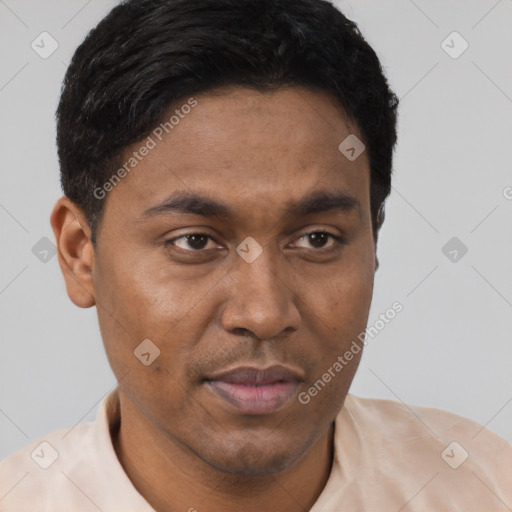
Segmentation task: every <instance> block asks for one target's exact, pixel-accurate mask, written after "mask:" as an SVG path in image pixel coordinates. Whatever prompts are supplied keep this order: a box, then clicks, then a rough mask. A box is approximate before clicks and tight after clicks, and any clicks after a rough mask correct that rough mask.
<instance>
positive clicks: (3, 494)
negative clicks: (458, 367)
mask: <svg viewBox="0 0 512 512" xmlns="http://www.w3.org/2000/svg"><path fill="white" fill-rule="evenodd" d="M119 418H120V416H119V399H118V395H117V390H113V391H112V392H111V393H110V394H109V395H108V396H106V397H105V398H104V399H103V401H102V402H101V405H100V408H99V410H98V414H97V418H96V421H95V422H91V423H86V424H80V425H77V426H75V427H74V428H72V429H65V430H59V431H56V432H52V433H51V434H48V435H46V436H45V437H44V438H42V439H39V440H38V441H35V442H33V443H31V444H30V445H28V446H27V447H25V448H24V449H22V450H20V451H19V452H17V453H15V454H13V455H11V456H10V457H8V458H7V459H5V460H4V461H2V462H1V463H0V510H1V511H3V512H90V511H94V512H98V510H99V511H101V512H147V511H154V509H153V508H151V506H150V505H149V504H148V503H147V502H146V500H145V499H144V498H143V497H142V496H141V495H140V494H139V493H138V492H137V490H136V489H135V487H134V486H133V484H132V483H131V481H130V480H129V478H128V477H127V475H126V473H125V472H124V471H123V468H122V466H121V464H120V463H119V461H118V459H117V457H116V454H115V451H114V448H113V445H112V441H111V437H110V429H113V428H117V426H118V424H119ZM334 442H335V448H334V453H335V456H334V461H333V465H332V469H331V474H330V476H329V480H328V481H327V484H326V486H325V488H324V490H323V491H322V494H321V495H320V496H319V498H318V500H317V502H316V503H315V505H314V506H313V508H312V509H311V512H363V511H368V512H420V511H421V512H456V511H463V512H498V511H509V512H510V511H512V445H510V444H509V443H508V442H506V441H505V440H504V439H502V438H500V437H498V436H497V435H495V434H493V433H492V432H490V431H489V430H487V429H485V428H483V427H481V426H480V425H478V424H477V423H474V422H473V421H471V420H468V419H465V418H462V417H460V416H456V415H454V414H451V413H448V412H444V411H441V410H438V409H427V408H421V407H414V406H408V405H404V404H401V403H399V402H393V401H389V400H374V399H366V398H358V397H356V396H353V395H350V394H349V395H348V396H347V398H346V400H345V404H344V406H343V408H342V410H341V412H340V414H339V416H338V417H337V418H336V421H335V434H334ZM191 507H192V508H193V504H191ZM272 512H281V511H272ZM282 512H286V511H282Z"/></svg>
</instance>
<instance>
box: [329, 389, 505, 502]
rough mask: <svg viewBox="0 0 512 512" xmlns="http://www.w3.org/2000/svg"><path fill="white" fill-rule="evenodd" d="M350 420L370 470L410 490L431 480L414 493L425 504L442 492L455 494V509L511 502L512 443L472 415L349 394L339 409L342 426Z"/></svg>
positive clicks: (354, 438) (362, 461) (344, 440)
mask: <svg viewBox="0 0 512 512" xmlns="http://www.w3.org/2000/svg"><path fill="white" fill-rule="evenodd" d="M345 425H346V426H348V427H350V428H348V430H350V431H351V432H352V438H351V439H350V441H349V443H351V444H354V443H356V444H357V445H358V449H359V452H360V453H362V454H363V455H362V456H361V458H359V459H358V462H359V463H360V464H361V466H364V467H366V468H367V472H375V471H377V472H379V470H382V473H383V474H384V473H385V474H386V477H387V478H389V477H391V476H392V475H393V476H394V478H391V480H393V481H394V485H396V486H397V487H398V485H399V484H398V483H397V482H399V483H400V485H402V486H403V487H404V488H409V489H411V490H413V489H414V488H417V489H419V488H421V485H423V484H424V483H425V482H429V484H428V486H427V487H426V488H425V490H424V491H422V493H421V495H419V496H418V497H417V498H416V499H415V500H416V501H418V502H420V501H421V500H424V505H425V506H431V505H432V504H434V503H437V500H442V499H443V498H442V497H443V495H445V496H446V495H449V496H451V498H450V501H449V502H450V504H451V506H452V509H453V510H468V509H467V507H469V506H477V505H478V506H480V504H481V506H483V507H489V506H490V507H494V508H493V510H506V509H507V507H509V506H510V505H512V491H511V485H510V482H512V444H510V443H509V442H508V441H507V440H505V439H503V438H501V437H500V436H498V435H496V434H495V433H493V432H491V431H490V430H488V429H487V428H485V427H484V426H482V425H480V424H478V423H477V422H475V421H473V420H470V419H468V418H464V417H462V416H459V415H457V414H453V413H451V412H448V411H444V410H441V409H436V408H430V407H419V406H415V405H410V404H405V403H402V402H397V401H392V400H380V399H372V398H360V397H356V396H354V395H347V398H346V400H345V404H344V407H343V409H342V411H341V413H340V426H341V428H343V426H345ZM347 439H348V438H347V437H346V436H345V435H342V434H341V433H340V436H339V440H340V443H345V446H346V445H347V444H348V443H347ZM369 468H371V469H369ZM421 482H423V484H421ZM388 484H389V485H391V484H392V482H391V481H390V482H389V483H388ZM420 484H421V485H420ZM377 485H379V484H377ZM413 494H414V493H413ZM452 500H453V501H452ZM457 507H458V508H457ZM464 507H466V508H464ZM500 507H501V508H500Z"/></svg>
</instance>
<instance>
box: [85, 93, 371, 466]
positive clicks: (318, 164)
mask: <svg viewBox="0 0 512 512" xmlns="http://www.w3.org/2000/svg"><path fill="white" fill-rule="evenodd" d="M195 100H196V101H197V105H196V106H195V107H194V108H192V109H190V112H189V113H187V114H186V115H183V117H181V116H180V120H179V123H177V124H175V125H174V126H173V128H172V131H170V133H169V134H166V133H165V131H163V134H164V135H165V136H164V137H161V138H162V140H159V138H158V137H157V136H155V135H154V134H152V135H151V137H152V139H153V141H154V142H155V143H156V145H155V147H154V148H152V149H151V150H150V151H149V152H148V154H147V156H145V157H143V158H141V160H140V161H139V162H138V163H137V165H136V166H135V167H133V169H132V170H131V171H130V173H129V174H128V175H127V176H126V177H125V178H124V179H123V180H122V181H121V182H120V183H119V184H117V185H116V186H115V187H114V188H113V190H111V191H110V192H109V194H108V196H107V198H106V199H105V201H106V204H105V210H104V216H103V218H102V221H101V224H100V227H99V230H98V233H97V247H96V250H95V253H94V262H93V266H92V280H91V282H92V292H91V293H92V294H93V295H94V301H95V303H96V305H97V310H98V317H99V323H100V327H101V332H102V336H103V340H104V343H105V348H106V351H107V355H108V358H109V361H110V364H111V366H112V369H113V371H114V373H115V375H116V377H117V378H118V380H119V388H120V391H121V393H122V397H123V400H128V401H130V403H131V404H132V405H133V407H134V408H135V409H136V410H137V411H138V413H139V414H140V415H141V416H142V417H144V418H145V419H146V420H147V421H148V422H149V423H150V424H151V425H152V426H153V427H154V428H156V429H157V430H158V432H160V433H162V434H163V435H164V436H165V437H166V438H167V439H169V440H170V441H172V442H175V443H177V444H179V445H181V446H184V447H186V449H188V450H190V451H191V452H192V453H194V454H195V455H197V456H198V457H199V458H200V459H202V460H203V461H205V462H207V463H208V464H209V465H211V466H213V467H215V468H218V469H221V470H223V471H226V472H230V473H239V474H252V475H256V474H264V473H267V474H268V473H277V472H280V471H282V470H284V469H286V468H288V467H290V466H291V465H293V464H294V463H295V462H296V461H298V460H299V459H300V458H301V457H302V456H303V455H304V454H305V453H306V452H307V451H308V449H309V448H311V447H312V446H313V445H314V443H315V442H316V441H317V440H318V439H320V437H321V436H322V435H323V434H325V432H326V431H327V430H328V428H329V426H330V424H331V423H332V421H333V420H334V419H335V417H336V415H337V413H338V412H339V410H340V408H341V406H342V404H343V401H344V399H345V396H346V393H347V392H348V389H349V386H350V383H351V381H352V379H353V376H354V374H355V371H356V369H357V366H358V363H359V358H360V357H361V352H359V353H358V354H356V355H354V356H353V359H352V360H351V361H350V362H349V363H348V364H346V365H345V366H344V367H343V369H342V371H334V372H333V371H332V368H333V365H334V364H335V363H336V361H338V356H342V355H343V354H344V353H345V352H346V351H347V350H349V348H350V346H351V345H352V343H353V341H354V340H357V336H358V335H359V334H360V333H361V332H362V331H364V328H365V326H366V322H367V318H368V311H369V308H370V303H371V297H372V290H373V277H374V272H375V268H376V260H375V246H374V240H373V235H372V225H371V218H370V197H369V190H370V182H369V165H368V160H367V157H366V154H365V153H363V154H361V156H359V157H358V158H357V159H356V160H354V161H350V160H349V159H347V158H346V157H345V156H344V155H343V154H342V153H341V152H340V150H339V149H338V146H339V144H340V143H341V142H342V141H343V140H344V139H345V138H346V137H347V136H348V135H350V134H356V135H358V136H359V138H360V139H362V137H361V135H360V134H359V131H358V130H357V128H356V127H355V126H354V125H352V124H350V123H349V122H348V120H347V118H346V116H345V115H344V113H343V111H342V110H340V108H339V107H338V106H337V104H336V103H335V101H334V100H333V99H332V98H331V97H330V96H328V95H327V94H324V93H318V92H312V91H309V90H305V89H302V88H288V89H280V90H278V91H275V92H272V93H258V92H254V91H251V90H248V89H244V88H237V87H230V88H224V89H221V90H218V91H216V92H209V93H207V94H202V95H198V96H196V97H195ZM183 103H186V101H184V102H183ZM178 107H179V106H178ZM173 110H174V108H173ZM185 110H187V111H188V109H185ZM172 113H173V112H171V114H172ZM169 117H170V116H169ZM160 136H161V134H160ZM146 143H147V139H144V140H143V141H141V143H140V144H136V145H134V146H133V147H132V148H130V150H129V151H127V152H126V154H125V155H124V159H125V160H124V161H128V159H129V158H130V156H133V151H138V150H139V148H141V147H142V146H143V145H144V144H146ZM150 145H152V144H151V143H150ZM143 340H151V343H149V344H148V342H146V345H143V346H142V348H141V349H139V351H142V352H144V353H145V354H146V355H145V356H143V357H142V359H143V360H145V362H146V363H149V361H150V360H152V359H153V357H154V356H155V355H156V349H155V347H158V349H159V350H160V354H159V356H158V357H156V359H154V360H153V361H152V362H151V363H150V364H147V365H146V364H143V363H142V362H141V361H140V360H139V358H137V357H135V355H134V350H135V349H136V348H137V347H138V346H139V345H140V344H141V342H142V341H143ZM147 354H149V355H147ZM273 367H276V368H273ZM240 369H241V370H240ZM329 369H331V372H330V374H331V378H330V379H324V381H323V385H320V386H319V385H318V384H317V392H316V393H313V394H314V395H315V396H313V395H311V394H310V393H308V390H309V389H310V388H311V387H312V386H314V384H315V382H317V381H318V380H319V379H322V376H323V375H324V374H326V372H329ZM232 370H234V372H232ZM262 370H267V371H263V372H261V371H262ZM259 371H260V372H259ZM230 372H231V373H230ZM226 373H227V375H226ZM223 374H224V375H223ZM332 375H334V377H333V376H332ZM327 380H328V382H325V381H327ZM304 393H306V394H307V395H308V396H309V398H310V399H309V400H307V399H306V396H305V394H304ZM299 396H302V397H303V398H302V400H299ZM304 402H307V403H304Z"/></svg>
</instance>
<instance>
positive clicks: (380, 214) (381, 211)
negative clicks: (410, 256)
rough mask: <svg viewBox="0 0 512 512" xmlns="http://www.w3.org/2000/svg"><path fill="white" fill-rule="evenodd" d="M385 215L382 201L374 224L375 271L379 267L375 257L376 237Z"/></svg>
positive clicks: (377, 259)
mask: <svg viewBox="0 0 512 512" xmlns="http://www.w3.org/2000/svg"><path fill="white" fill-rule="evenodd" d="M385 217H386V212H385V210H384V203H382V204H381V205H380V208H379V211H378V213H377V222H376V226H375V272H377V270H378V268H379V258H378V257H377V238H378V235H379V232H380V228H381V227H382V224H384V218H385Z"/></svg>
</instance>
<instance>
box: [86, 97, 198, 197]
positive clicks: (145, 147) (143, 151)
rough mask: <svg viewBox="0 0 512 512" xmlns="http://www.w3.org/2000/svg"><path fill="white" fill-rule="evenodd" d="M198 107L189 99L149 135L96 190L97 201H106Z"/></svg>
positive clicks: (193, 99) (195, 101)
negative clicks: (106, 197)
mask: <svg viewBox="0 0 512 512" xmlns="http://www.w3.org/2000/svg"><path fill="white" fill-rule="evenodd" d="M196 106H197V100H196V99H195V98H193V97H192V98H189V99H188V101H187V103H184V104H183V105H182V106H181V107H180V108H179V109H178V108H177V109H176V110H175V111H174V114H173V115H172V116H171V117H170V118H169V119H168V120H167V121H165V122H163V123H160V124H159V125H158V126H157V127H156V128H155V129H154V130H153V131H152V132H151V135H148V137H147V138H146V140H145V141H144V142H143V144H142V145H141V146H140V147H139V149H138V150H137V151H133V153H132V156H131V157H130V158H128V160H127V161H126V162H125V163H124V164H123V165H122V167H120V168H119V169H118V170H117V171H116V172H115V173H114V174H113V175H112V176H111V177H110V178H109V179H108V180H107V181H106V182H105V183H104V184H103V185H102V186H101V187H96V188H95V189H94V192H93V194H94V197H95V198H96V199H104V198H105V196H106V195H107V192H110V191H111V190H113V188H114V187H115V186H116V185H117V184H118V183H119V182H120V181H121V180H122V179H123V178H124V177H125V176H127V175H128V174H129V173H130V172H131V171H132V170H133V169H134V168H135V167H137V165H139V163H140V162H142V160H143V159H144V157H146V156H148V155H149V153H150V151H151V150H152V149H154V148H156V146H157V144H158V143H159V142H160V141H161V140H162V139H163V138H164V136H165V134H167V133H171V131H172V130H173V129H174V128H176V126H178V125H179V124H180V121H181V119H184V118H185V116H186V115H187V114H189V113H190V112H191V111H192V109H193V108H194V107H196Z"/></svg>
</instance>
